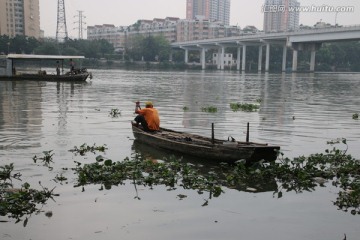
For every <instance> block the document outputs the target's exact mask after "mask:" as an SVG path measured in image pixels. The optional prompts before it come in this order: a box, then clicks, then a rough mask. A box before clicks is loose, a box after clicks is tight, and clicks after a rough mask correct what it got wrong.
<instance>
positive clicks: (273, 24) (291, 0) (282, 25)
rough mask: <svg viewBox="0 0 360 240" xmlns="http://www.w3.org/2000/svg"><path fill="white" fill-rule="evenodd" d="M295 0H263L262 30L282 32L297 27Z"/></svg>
mask: <svg viewBox="0 0 360 240" xmlns="http://www.w3.org/2000/svg"><path fill="white" fill-rule="evenodd" d="M299 6H300V3H299V2H298V1H297V0H265V5H264V6H263V12H264V32H284V31H293V30H296V29H299V11H298V10H296V9H297V8H299Z"/></svg>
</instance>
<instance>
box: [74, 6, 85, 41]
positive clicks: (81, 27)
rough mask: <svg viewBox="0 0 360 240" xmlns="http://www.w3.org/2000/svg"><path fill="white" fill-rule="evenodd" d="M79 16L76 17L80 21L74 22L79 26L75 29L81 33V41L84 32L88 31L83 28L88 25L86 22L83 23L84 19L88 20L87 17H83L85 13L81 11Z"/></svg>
mask: <svg viewBox="0 0 360 240" xmlns="http://www.w3.org/2000/svg"><path fill="white" fill-rule="evenodd" d="M78 12H79V14H78V15H76V16H74V17H77V18H78V21H76V22H74V23H76V24H78V27H77V28H74V29H78V31H79V39H83V30H86V29H85V28H83V24H86V22H84V21H83V19H84V18H86V17H85V16H83V11H79V10H78Z"/></svg>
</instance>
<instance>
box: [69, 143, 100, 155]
mask: <svg viewBox="0 0 360 240" xmlns="http://www.w3.org/2000/svg"><path fill="white" fill-rule="evenodd" d="M106 149H107V147H106V144H104V145H102V146H96V145H95V144H94V145H93V146H89V145H87V144H86V143H84V144H82V145H81V146H80V147H77V146H74V148H73V149H70V150H69V152H73V153H75V154H79V155H81V156H84V155H85V154H86V153H88V152H92V153H94V154H95V153H96V152H105V150H106Z"/></svg>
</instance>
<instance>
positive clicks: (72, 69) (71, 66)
mask: <svg viewBox="0 0 360 240" xmlns="http://www.w3.org/2000/svg"><path fill="white" fill-rule="evenodd" d="M74 71H75V62H74V61H73V60H72V59H70V72H74Z"/></svg>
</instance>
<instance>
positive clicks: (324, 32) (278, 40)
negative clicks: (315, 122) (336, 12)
mask: <svg viewBox="0 0 360 240" xmlns="http://www.w3.org/2000/svg"><path fill="white" fill-rule="evenodd" d="M349 40H360V25H355V26H344V27H332V28H318V29H311V30H299V31H293V32H280V33H258V34H251V35H242V36H237V37H228V38H217V39H206V40H197V41H188V42H174V43H172V44H171V47H172V48H174V49H176V48H177V49H179V48H180V49H184V50H185V63H188V56H189V51H191V50H196V51H199V52H200V64H201V66H202V69H205V66H206V61H205V53H206V51H207V50H209V49H216V50H218V54H217V56H218V59H217V63H218V64H217V68H218V69H220V70H221V69H224V54H225V51H226V48H227V47H237V60H236V68H237V70H239V71H240V70H241V71H245V69H246V48H247V46H256V47H258V48H259V58H258V71H262V70H263V69H262V68H263V67H262V64H263V61H262V59H263V48H264V47H265V49H266V53H265V54H266V58H265V71H266V72H268V71H269V61H270V45H271V44H274V45H275V44H276V45H281V46H283V57H282V71H286V67H287V66H286V56H287V51H288V50H289V49H290V50H292V51H293V54H292V56H293V59H292V71H294V72H296V71H297V65H298V60H297V59H298V51H310V52H311V57H310V69H309V70H310V71H314V70H315V57H316V51H317V50H318V49H319V48H320V47H321V44H322V43H324V42H336V41H349Z"/></svg>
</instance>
